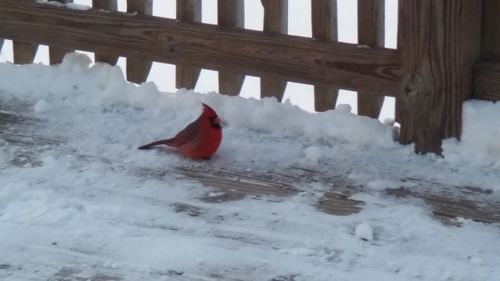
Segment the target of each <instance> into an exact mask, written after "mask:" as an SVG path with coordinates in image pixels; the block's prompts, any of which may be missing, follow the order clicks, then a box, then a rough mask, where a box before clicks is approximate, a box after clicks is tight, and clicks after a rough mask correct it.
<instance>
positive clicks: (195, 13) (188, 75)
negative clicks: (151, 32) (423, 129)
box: [175, 0, 201, 89]
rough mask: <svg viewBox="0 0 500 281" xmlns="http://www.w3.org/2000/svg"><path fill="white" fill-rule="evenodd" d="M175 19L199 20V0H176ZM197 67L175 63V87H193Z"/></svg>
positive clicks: (196, 76)
mask: <svg viewBox="0 0 500 281" xmlns="http://www.w3.org/2000/svg"><path fill="white" fill-rule="evenodd" d="M177 20H180V21H183V22H201V0H177ZM200 71H201V69H200V68H198V67H192V66H186V65H179V64H178V65H176V68H175V87H176V88H178V89H180V88H185V89H194V88H195V87H196V82H197V81H198V77H199V76H200Z"/></svg>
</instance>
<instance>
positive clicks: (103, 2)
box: [92, 0, 118, 65]
mask: <svg viewBox="0 0 500 281" xmlns="http://www.w3.org/2000/svg"><path fill="white" fill-rule="evenodd" d="M92 7H94V8H96V9H99V10H105V11H118V3H117V0H92ZM94 60H95V61H96V62H105V63H109V64H111V65H116V63H117V62H118V56H114V55H109V54H102V53H95V54H94Z"/></svg>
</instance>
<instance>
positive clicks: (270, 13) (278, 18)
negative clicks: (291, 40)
mask: <svg viewBox="0 0 500 281" xmlns="http://www.w3.org/2000/svg"><path fill="white" fill-rule="evenodd" d="M261 2H262V5H263V6H264V32H271V33H281V34H286V33H288V0H261ZM286 83H287V81H286V80H282V79H279V78H277V77H276V76H274V75H270V74H266V75H263V76H261V78H260V96H261V97H276V98H277V99H278V100H279V101H281V100H282V99H283V95H284V93H285V89H286Z"/></svg>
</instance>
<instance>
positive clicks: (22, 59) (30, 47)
mask: <svg viewBox="0 0 500 281" xmlns="http://www.w3.org/2000/svg"><path fill="white" fill-rule="evenodd" d="M21 40H22V39H21ZM12 46H13V52H14V63H16V64H30V63H33V60H34V59H35V56H36V52H37V50H38V44H33V43H28V42H24V41H18V40H13V42H12Z"/></svg>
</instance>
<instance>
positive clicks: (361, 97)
mask: <svg viewBox="0 0 500 281" xmlns="http://www.w3.org/2000/svg"><path fill="white" fill-rule="evenodd" d="M384 41H385V0H359V1H358V44H360V45H366V46H369V47H384V43H385V42H384ZM383 95H384V93H380V95H370V94H368V93H366V92H363V91H359V92H358V114H359V115H364V116H368V117H371V118H378V117H379V115H380V111H381V109H382V105H383V104H384V96H383Z"/></svg>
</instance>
